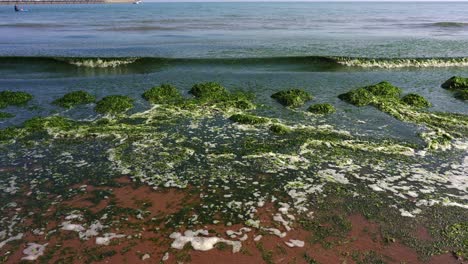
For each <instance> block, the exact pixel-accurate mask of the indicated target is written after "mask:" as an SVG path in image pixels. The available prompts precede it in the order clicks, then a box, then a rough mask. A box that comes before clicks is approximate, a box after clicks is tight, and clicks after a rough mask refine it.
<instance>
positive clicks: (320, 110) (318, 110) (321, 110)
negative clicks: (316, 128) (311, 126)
mask: <svg viewBox="0 0 468 264" xmlns="http://www.w3.org/2000/svg"><path fill="white" fill-rule="evenodd" d="M307 110H308V111H309V112H311V113H314V114H319V115H327V114H332V113H334V112H335V111H336V110H335V107H334V106H333V105H331V104H314V105H311V106H310V107H309V109H307Z"/></svg>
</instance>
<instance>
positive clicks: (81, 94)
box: [53, 91, 96, 108]
mask: <svg viewBox="0 0 468 264" xmlns="http://www.w3.org/2000/svg"><path fill="white" fill-rule="evenodd" d="M95 101H96V97H94V96H93V95H91V94H90V93H88V92H86V91H74V92H70V93H67V94H65V95H64V96H63V97H61V98H59V99H57V100H55V101H53V104H55V105H58V106H61V107H64V108H72V107H75V106H77V105H82V104H90V103H94V102H95Z"/></svg>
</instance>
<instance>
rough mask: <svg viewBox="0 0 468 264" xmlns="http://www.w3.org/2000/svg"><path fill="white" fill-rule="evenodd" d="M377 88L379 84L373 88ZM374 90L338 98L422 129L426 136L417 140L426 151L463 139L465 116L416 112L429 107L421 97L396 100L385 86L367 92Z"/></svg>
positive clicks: (353, 92) (414, 95) (364, 88)
mask: <svg viewBox="0 0 468 264" xmlns="http://www.w3.org/2000/svg"><path fill="white" fill-rule="evenodd" d="M380 84H382V83H379V84H377V85H374V86H378V85H380ZM374 86H366V87H362V88H358V89H354V90H351V91H349V92H348V93H345V94H341V95H339V96H338V97H339V98H340V99H341V100H344V101H346V102H348V103H351V104H353V105H356V106H366V105H372V106H374V107H376V108H377V109H379V110H380V111H382V112H385V113H387V114H389V115H391V116H393V117H394V118H396V119H398V120H401V121H404V122H410V123H414V124H424V125H426V126H427V128H428V129H429V132H427V133H421V135H420V136H421V138H422V139H424V140H425V141H426V143H427V147H428V148H429V149H438V148H442V149H446V148H449V147H450V144H451V140H452V139H453V138H460V137H464V136H467V133H466V131H467V129H468V122H467V121H468V118H467V117H466V116H465V115H454V114H449V113H434V112H426V111H423V110H421V109H420V108H424V107H428V106H430V103H429V102H428V101H427V100H425V99H424V98H423V97H422V96H420V95H417V94H409V95H407V96H405V97H403V98H401V99H400V98H399V97H398V96H396V95H397V92H396V91H397V90H396V89H393V88H391V87H393V86H391V85H389V84H388V83H386V84H385V85H380V88H379V89H377V90H378V91H380V92H376V94H373V93H371V92H370V90H371V89H372V88H371V87H374ZM381 89H383V90H392V92H389V93H385V92H382V91H381ZM377 90H376V91H377Z"/></svg>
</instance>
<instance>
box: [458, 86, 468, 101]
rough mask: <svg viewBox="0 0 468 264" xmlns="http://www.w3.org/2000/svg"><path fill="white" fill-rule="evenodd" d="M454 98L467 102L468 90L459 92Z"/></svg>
mask: <svg viewBox="0 0 468 264" xmlns="http://www.w3.org/2000/svg"><path fill="white" fill-rule="evenodd" d="M455 98H457V99H460V100H464V101H466V100H468V89H465V90H460V91H457V92H456V93H455Z"/></svg>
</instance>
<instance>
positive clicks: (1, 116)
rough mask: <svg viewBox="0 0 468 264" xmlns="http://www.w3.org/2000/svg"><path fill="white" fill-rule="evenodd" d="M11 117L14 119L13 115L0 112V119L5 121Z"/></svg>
mask: <svg viewBox="0 0 468 264" xmlns="http://www.w3.org/2000/svg"><path fill="white" fill-rule="evenodd" d="M12 117H15V115H13V114H10V113H5V112H0V119H6V118H12Z"/></svg>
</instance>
